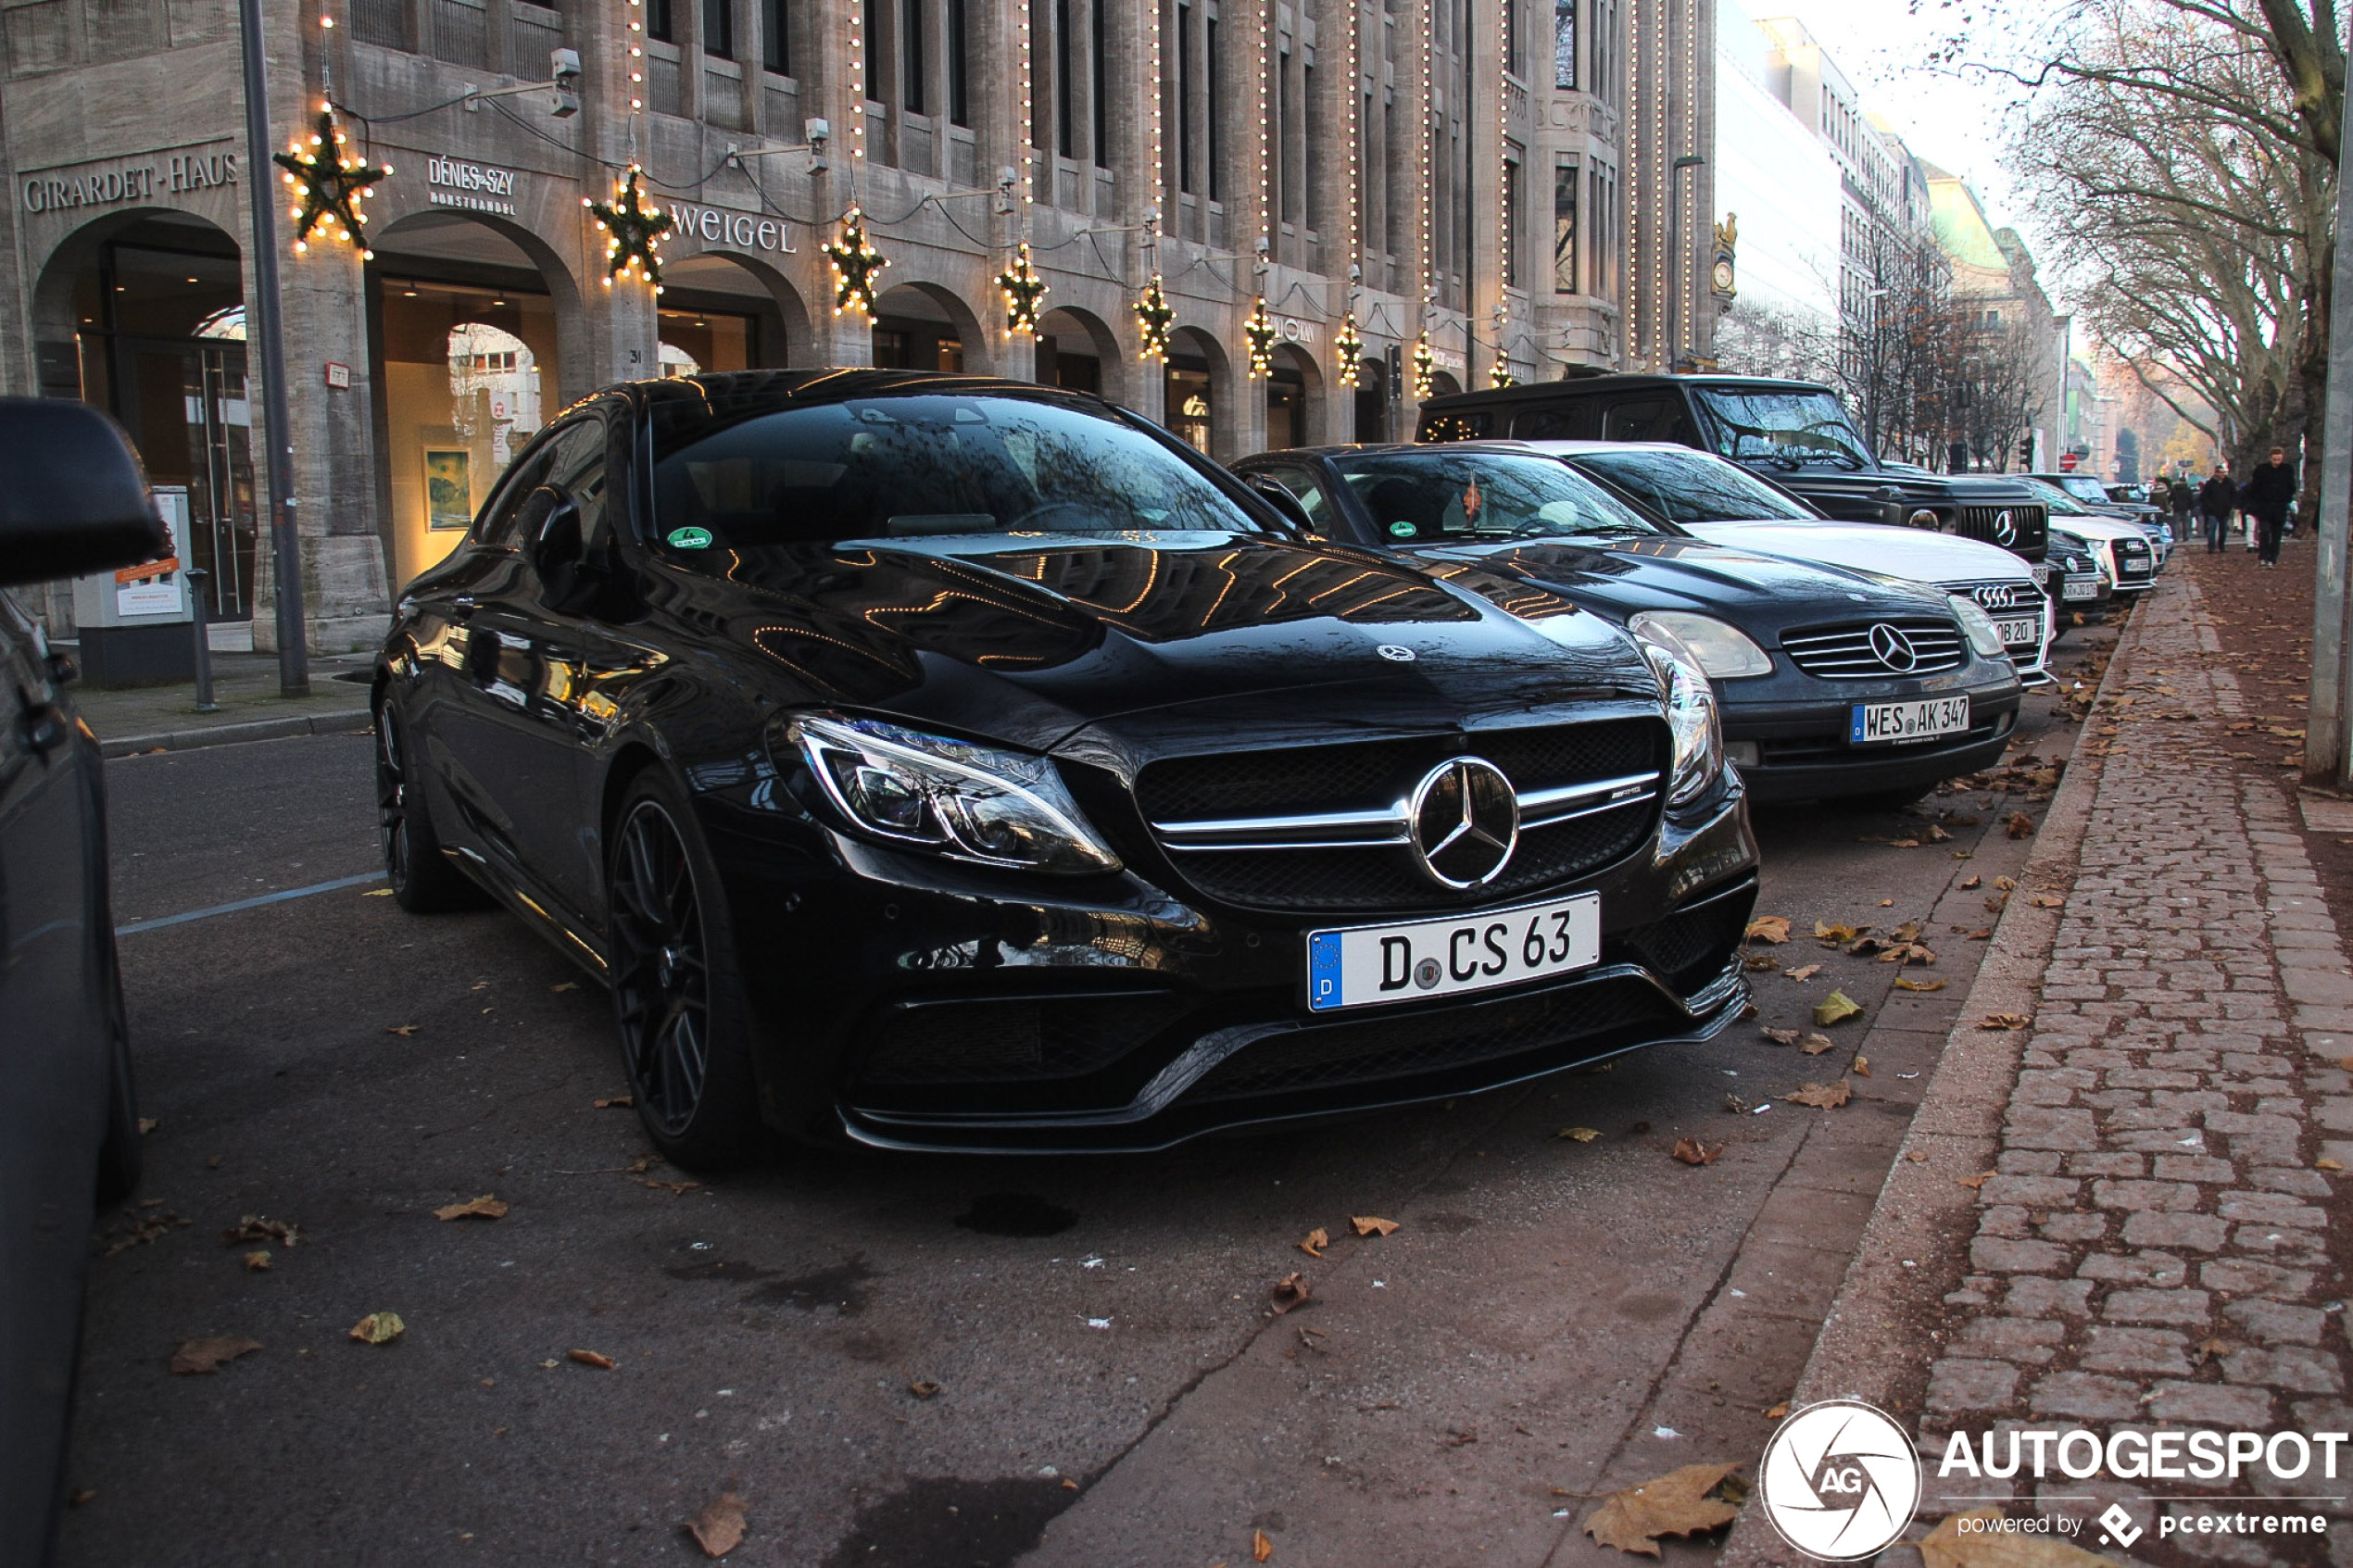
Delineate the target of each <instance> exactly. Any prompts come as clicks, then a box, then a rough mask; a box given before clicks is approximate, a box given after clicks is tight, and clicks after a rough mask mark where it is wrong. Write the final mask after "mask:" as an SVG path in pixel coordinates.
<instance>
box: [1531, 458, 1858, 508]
mask: <svg viewBox="0 0 2353 1568" xmlns="http://www.w3.org/2000/svg"><path fill="white" fill-rule="evenodd" d="M1570 460H1571V461H1573V462H1574V463H1575V464H1576V465H1577V466H1578V467H1579V469H1582V470H1584V471H1585V472H1587V473H1590V474H1592V475H1593V476H1594V477H1596V478H1598V479H1604V480H1607V481H1608V482H1609V483H1612V484H1615V485H1616V486H1617V487H1618V488H1619V489H1620V490H1623V491H1625V492H1626V493H1627V494H1628V495H1631V496H1633V497H1634V499H1636V500H1637V501H1640V502H1642V505H1644V506H1646V507H1648V508H1650V509H1651V510H1653V511H1655V512H1656V513H1658V514H1659V515H1660V516H1661V517H1663V518H1665V519H1667V521H1669V522H1755V521H1759V520H1763V519H1771V520H1773V521H1783V520H1786V521H1793V522H1797V521H1803V522H1815V521H1820V520H1819V519H1818V518H1816V517H1815V515H1814V514H1813V513H1812V512H1810V511H1807V510H1806V508H1804V507H1802V506H1800V505H1799V504H1798V503H1797V502H1795V501H1793V500H1792V499H1790V497H1789V496H1787V495H1783V494H1781V492H1780V491H1778V490H1776V489H1774V488H1773V487H1772V486H1771V485H1769V484H1768V483H1765V482H1764V481H1763V480H1761V479H1759V478H1757V477H1756V476H1755V474H1753V473H1751V472H1749V471H1748V470H1746V469H1744V468H1742V467H1740V466H1739V465H1738V464H1736V463H1728V462H1726V461H1725V460H1724V459H1723V458H1718V457H1712V456H1710V455H1709V454H1707V453H1705V452H1693V451H1692V450H1690V449H1689V448H1684V449H1681V450H1678V451H1674V452H1580V453H1579V454H1578V455H1577V456H1576V457H1575V458H1572V459H1570Z"/></svg>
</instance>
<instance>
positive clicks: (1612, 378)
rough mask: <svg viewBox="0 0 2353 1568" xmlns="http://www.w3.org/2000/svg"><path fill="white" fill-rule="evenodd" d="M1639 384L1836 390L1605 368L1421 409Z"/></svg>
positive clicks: (1449, 398) (1773, 379)
mask: <svg viewBox="0 0 2353 1568" xmlns="http://www.w3.org/2000/svg"><path fill="white" fill-rule="evenodd" d="M1636 386H1645V387H1647V386H1715V387H1727V388H1731V389H1734V390H1737V391H1743V392H1827V393H1830V394H1831V395H1832V396H1836V395H1837V393H1836V392H1835V390H1834V389H1832V388H1831V387H1828V386H1825V385H1823V384H1822V383H1820V382H1811V381H1798V380H1793V379H1792V378H1789V377H1786V376H1735V375H1724V374H1720V373H1714V372H1711V373H1709V374H1707V375H1700V376H1693V375H1673V376H1669V375H1655V374H1643V373H1641V372H1635V371H1628V372H1618V371H1606V372H1604V373H1603V374H1601V375H1597V376H1567V377H1563V378H1562V379H1561V380H1559V381H1541V382H1522V383H1520V384H1519V385H1517V386H1496V387H1487V388H1484V389H1482V390H1478V391H1474V392H1450V393H1448V394H1446V395H1444V396H1442V397H1431V398H1426V399H1424V400H1423V403H1422V408H1424V409H1425V410H1427V409H1431V408H1439V409H1445V408H1479V407H1483V406H1485V405H1488V404H1492V403H1529V402H1541V401H1543V400H1544V399H1545V398H1547V397H1556V396H1561V395H1566V394H1573V393H1580V392H1608V391H1615V390H1619V389H1623V388H1627V387H1636Z"/></svg>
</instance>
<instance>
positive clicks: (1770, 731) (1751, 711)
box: [1723, 642, 2049, 801]
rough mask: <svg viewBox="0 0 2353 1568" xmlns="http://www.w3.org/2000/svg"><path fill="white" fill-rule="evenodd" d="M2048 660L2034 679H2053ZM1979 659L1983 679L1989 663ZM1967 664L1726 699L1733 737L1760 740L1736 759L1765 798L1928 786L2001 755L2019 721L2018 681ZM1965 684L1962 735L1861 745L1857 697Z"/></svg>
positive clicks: (1741, 742) (1958, 691)
mask: <svg viewBox="0 0 2353 1568" xmlns="http://www.w3.org/2000/svg"><path fill="white" fill-rule="evenodd" d="M2045 646H2048V645H2047V642H2046V643H2045ZM2040 666H2041V660H2040V659H2039V658H2038V659H2037V661H2036V668H2035V671H2034V672H2033V674H2032V679H2034V680H2036V681H2047V680H2048V679H2049V677H2048V676H2046V675H2044V674H2043V673H2042V672H2041V668H2040ZM1978 668H1979V671H1980V674H1979V677H1978V678H1979V680H1980V681H1981V682H1982V680H1983V675H1982V669H1983V666H1982V664H1981V665H1980V666H1979V667H1978ZM1962 673H1966V671H1960V672H1957V673H1956V675H1955V676H1950V677H1935V678H1932V679H1931V681H1920V682H1911V683H1906V684H1892V683H1882V682H1872V681H1856V682H1852V683H1848V682H1840V683H1838V684H1839V685H1840V686H1842V687H1851V688H1852V689H1850V690H1841V691H1839V692H1838V693H1836V694H1835V696H1831V697H1827V698H1826V697H1824V696H1820V695H1818V693H1819V688H1820V687H1821V686H1824V685H1828V684H1831V683H1829V682H1810V683H1809V684H1811V685H1812V686H1814V688H1815V690H1814V691H1813V692H1809V693H1807V694H1806V695H1805V696H1803V697H1801V698H1798V699H1795V700H1791V699H1787V698H1783V699H1780V700H1775V699H1774V698H1773V697H1772V696H1770V695H1769V694H1759V695H1757V696H1742V697H1740V698H1738V699H1735V700H1728V701H1726V702H1725V703H1724V704H1723V715H1724V741H1725V745H1726V746H1728V747H1733V746H1736V747H1740V748H1741V749H1742V751H1743V752H1745V751H1746V750H1747V748H1748V747H1750V746H1754V747H1755V756H1754V759H1750V758H1748V757H1747V756H1742V757H1739V758H1737V759H1736V760H1737V761H1738V763H1739V767H1740V771H1741V777H1742V779H1743V781H1745V782H1746V784H1748V787H1749V793H1750V795H1751V796H1752V797H1754V798H1755V799H1757V800H1765V801H1780V800H1821V799H1835V798H1838V797H1843V796H1856V795H1884V794H1891V793H1893V792H1894V791H1897V790H1904V789H1914V788H1919V789H1925V788H1927V787H1928V786H1929V785H1931V784H1936V783H1938V782H1939V781H1941V780H1944V779H1948V778H1953V777H1956V776H1957V775H1959V774H1962V773H1973V772H1977V771H1980V770H1982V769H1984V768H1990V767H1992V766H1994V764H1996V763H1997V762H1999V761H2000V759H2001V756H2002V750H2003V747H2004V746H2005V745H2006V744H2007V741H2008V739H2009V734H2010V731H2011V729H2012V727H2013V726H2014V725H2015V724H2016V723H2017V722H2018V709H2019V699H2020V685H2019V684H2012V683H2010V682H2008V681H2005V682H2003V683H2001V684H1998V685H1995V684H1976V685H1971V684H1966V683H1964V682H1962V681H1961V680H1960V679H1959V678H1958V677H1959V675H1960V674H1962ZM1964 693H1966V694H1967V695H1968V696H1969V729H1968V730H1967V731H1965V732H1963V733H1961V734H1953V735H1942V736H1937V737H1935V738H1933V739H1930V740H1923V741H1908V742H1887V741H1879V742H1871V743H1867V744H1862V745H1857V744H1856V743H1854V742H1852V741H1851V740H1849V738H1848V735H1849V734H1850V728H1851V716H1852V713H1853V709H1854V706H1855V704H1856V703H1881V702H1911V701H1917V700H1919V699H1920V698H1922V697H1936V696H1959V695H1962V694H1964Z"/></svg>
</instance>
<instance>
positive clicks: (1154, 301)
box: [1136, 272, 1176, 359]
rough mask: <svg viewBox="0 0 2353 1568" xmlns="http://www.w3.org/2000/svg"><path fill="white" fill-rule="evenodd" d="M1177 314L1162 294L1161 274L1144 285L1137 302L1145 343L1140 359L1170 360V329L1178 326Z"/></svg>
mask: <svg viewBox="0 0 2353 1568" xmlns="http://www.w3.org/2000/svg"><path fill="white" fill-rule="evenodd" d="M1136 324H1137V326H1139V327H1140V328H1141V329H1142V330H1143V333H1144V342H1143V347H1142V349H1141V350H1140V351H1139V353H1138V355H1137V358H1139V359H1166V358H1168V329H1169V328H1170V327H1172V326H1174V325H1175V324H1176V311H1174V310H1172V309H1170V308H1169V307H1168V295H1165V294H1164V293H1163V292H1161V287H1160V274H1159V273H1157V272H1155V273H1153V274H1152V281H1151V282H1149V283H1146V284H1145V285H1144V292H1143V295H1142V296H1141V297H1139V299H1138V300H1137V301H1136Z"/></svg>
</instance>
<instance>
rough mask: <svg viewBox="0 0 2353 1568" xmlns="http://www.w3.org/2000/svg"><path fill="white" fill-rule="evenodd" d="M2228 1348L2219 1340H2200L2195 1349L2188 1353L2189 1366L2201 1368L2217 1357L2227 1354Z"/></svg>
mask: <svg viewBox="0 0 2353 1568" xmlns="http://www.w3.org/2000/svg"><path fill="white" fill-rule="evenodd" d="M2229 1352H2230V1346H2228V1345H2226V1344H2224V1343H2223V1342H2222V1341H2221V1340H2220V1339H2201V1340H2199V1341H2198V1342H2197V1348H2196V1349H2195V1350H2192V1351H2191V1352H2190V1365H2191V1366H2193V1367H2202V1366H2204V1365H2205V1364H2206V1363H2207V1362H2208V1361H2212V1360H2213V1359H2214V1358H2215V1357H2217V1356H2222V1355H2227V1354H2229Z"/></svg>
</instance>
